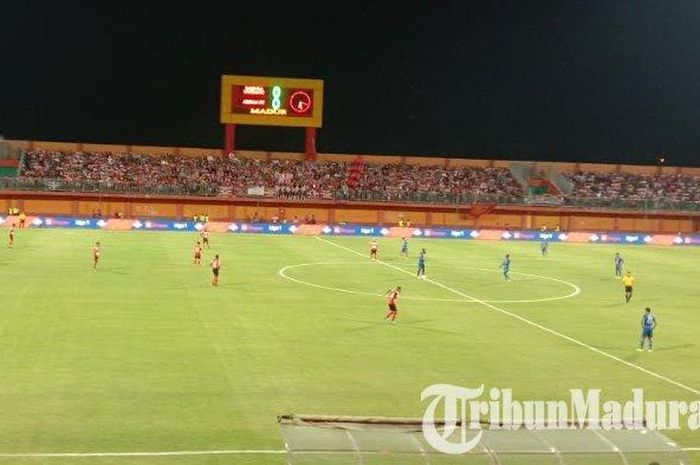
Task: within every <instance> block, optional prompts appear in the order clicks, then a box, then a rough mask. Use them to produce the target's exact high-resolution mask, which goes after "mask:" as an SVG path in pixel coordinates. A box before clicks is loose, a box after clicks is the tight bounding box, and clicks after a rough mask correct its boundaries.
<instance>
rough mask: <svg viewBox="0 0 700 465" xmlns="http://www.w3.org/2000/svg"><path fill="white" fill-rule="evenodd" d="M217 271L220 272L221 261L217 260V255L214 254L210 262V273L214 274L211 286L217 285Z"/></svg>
mask: <svg viewBox="0 0 700 465" xmlns="http://www.w3.org/2000/svg"><path fill="white" fill-rule="evenodd" d="M219 271H221V260H220V259H219V254H216V256H215V257H214V259H213V260H212V261H211V272H212V273H213V274H214V278H213V279H212V281H211V284H212V286H218V285H219Z"/></svg>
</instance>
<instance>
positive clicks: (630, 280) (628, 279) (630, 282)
mask: <svg viewBox="0 0 700 465" xmlns="http://www.w3.org/2000/svg"><path fill="white" fill-rule="evenodd" d="M634 281H635V279H634V276H632V272H631V271H628V272H627V274H626V275H625V276H623V277H622V285H623V286H625V302H629V301H630V299H631V298H632V290H633V289H634Z"/></svg>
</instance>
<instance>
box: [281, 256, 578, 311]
mask: <svg viewBox="0 0 700 465" xmlns="http://www.w3.org/2000/svg"><path fill="white" fill-rule="evenodd" d="M379 264H381V263H379ZM337 265H350V266H355V265H373V266H376V265H377V263H375V262H312V263H297V264H295V265H287V266H284V267H282V268H280V269H279V271H278V274H279V275H280V276H281V277H282V278H284V279H288V280H289V281H292V282H295V283H297V284H302V285H304V286H310V287H315V288H317V289H325V290H328V291H334V292H342V293H345V294H354V295H366V296H370V297H381V298H383V297H384V295H383V294H378V293H376V292H367V291H357V290H352V289H344V288H341V287H332V286H325V285H323V284H318V283H315V282H311V281H304V280H302V279H298V278H294V277H292V276H289V275H288V274H287V271H288V270H292V269H297V268H305V267H312V266H316V267H317V266H337ZM455 268H459V269H468V270H474V271H483V272H493V270H490V269H486V268H478V267H470V266H458V267H455ZM511 274H512V275H521V276H527V277H531V278H537V279H542V280H546V281H551V282H556V283H559V284H564V285H565V286H567V287H569V288H570V289H571V292H569V293H568V294H565V295H560V296H555V297H543V298H539V299H498V300H488V299H476V298H473V299H469V298H464V297H463V298H459V299H444V298H429V297H410V296H406V297H402V298H403V300H420V301H424V302H484V303H491V304H494V303H537V302H553V301H556V300H564V299H570V298H572V297H575V296H577V295H578V294H580V293H581V288H580V287H578V286H577V285H576V284H574V283H571V282H569V281H565V280H563V279H558V278H552V277H549V276H541V275H536V274H532V273H524V272H518V271H511ZM428 282H430V280H428Z"/></svg>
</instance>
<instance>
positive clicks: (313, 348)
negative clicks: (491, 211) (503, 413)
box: [0, 230, 700, 465]
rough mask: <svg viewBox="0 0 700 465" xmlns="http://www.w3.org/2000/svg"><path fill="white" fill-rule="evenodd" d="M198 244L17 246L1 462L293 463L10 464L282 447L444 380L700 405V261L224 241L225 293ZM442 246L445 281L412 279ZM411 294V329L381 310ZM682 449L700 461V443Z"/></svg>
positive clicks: (0, 339)
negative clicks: (628, 272)
mask: <svg viewBox="0 0 700 465" xmlns="http://www.w3.org/2000/svg"><path fill="white" fill-rule="evenodd" d="M96 239H99V240H101V241H102V244H103V257H102V262H101V264H100V269H99V271H98V272H96V273H93V272H92V270H91V263H90V249H91V246H92V243H93V242H94V241H95V240H96ZM194 240H195V237H194V235H192V234H187V233H157V232H105V231H94V232H90V231H72V230H27V231H20V233H19V234H18V238H17V244H16V246H15V248H14V249H12V250H10V249H8V248H6V247H4V246H3V247H2V249H1V250H0V376H1V378H0V464H5V463H7V464H10V463H11V464H17V463H20V464H25V463H26V464H35V463H47V464H52V465H53V464H66V463H78V464H85V465H93V464H94V465H97V464H100V465H102V464H135V463H149V464H150V463H152V464H163V465H166V464H167V465H170V464H195V465H200V464H219V463H222V464H223V463H237V464H238V463H242V464H256V465H257V464H283V463H284V456H283V455H279V454H269V455H264V454H248V455H228V454H227V455H198V456H154V457H140V456H136V457H129V456H114V457H109V456H108V457H90V456H87V457H85V456H84V457H73V458H70V457H68V458H67V457H41V456H26V457H20V456H12V455H8V454H40V453H56V452H76V453H90V452H138V451H188V450H189V451H191V450H279V449H281V448H282V447H283V444H282V441H281V439H280V435H279V432H278V425H277V423H276V418H277V415H278V414H281V413H292V412H296V413H325V414H345V415H383V416H410V417H419V416H421V415H422V413H423V409H424V405H422V404H421V402H420V393H421V391H422V390H423V389H424V388H425V387H426V386H428V385H429V384H433V383H452V384H457V385H462V386H467V387H477V386H479V385H480V384H484V385H486V386H487V387H493V386H496V387H511V388H513V389H514V392H515V396H516V397H517V398H518V399H522V400H525V399H568V398H569V391H568V390H569V389H570V388H583V389H587V388H602V389H604V393H605V396H606V397H607V398H612V399H620V400H626V399H629V398H630V396H631V393H630V389H632V388H634V387H641V388H645V390H646V392H645V394H646V396H647V398H650V399H668V400H672V399H678V400H693V399H697V397H698V396H697V395H694V394H692V393H691V392H689V391H688V390H685V389H683V388H681V387H679V386H677V385H674V384H672V382H671V381H675V382H678V383H681V384H683V385H686V386H689V387H692V388H693V389H696V390H697V389H700V369H699V367H700V345H699V342H698V341H699V340H700V339H699V338H698V329H700V305H698V304H699V303H700V292H698V284H699V283H700V272H699V271H698V263H700V249H696V248H674V247H667V248H661V247H639V246H621V247H619V248H614V247H611V246H605V245H574V244H554V245H553V246H552V247H551V250H550V255H549V257H547V258H542V257H541V256H540V253H539V247H538V244H536V243H504V242H488V241H478V242H477V241H474V242H471V241H453V240H417V239H416V240H413V241H412V242H411V250H410V253H411V257H410V258H409V259H408V260H402V259H400V258H399V257H398V252H399V241H398V240H395V239H380V258H381V259H383V260H384V261H385V263H377V262H369V261H368V260H367V259H365V258H364V255H365V252H366V249H367V243H368V239H367V238H332V239H330V241H331V242H327V241H323V240H319V239H316V238H314V237H296V236H295V237H279V236H259V235H234V234H219V235H216V234H214V235H212V239H211V242H212V249H211V250H210V251H206V254H205V262H206V263H208V259H209V258H210V257H211V255H212V254H213V253H214V252H216V253H220V254H221V256H222V261H223V270H222V285H221V286H220V287H219V288H213V287H212V286H211V284H210V272H209V269H208V267H207V265H206V263H205V264H204V265H202V266H201V267H197V266H194V265H192V263H191V248H192V245H193V241H194ZM421 247H425V248H427V249H428V254H429V255H428V257H429V258H428V267H427V269H428V277H429V278H430V279H431V280H434V281H435V282H437V283H439V284H436V283H434V282H430V281H419V280H417V279H415V278H414V277H413V276H411V274H412V273H413V272H414V269H415V255H416V252H417V251H418V250H419V248H421ZM617 250H619V251H621V252H622V253H623V255H624V257H625V259H626V263H627V265H628V268H630V269H632V270H633V272H634V273H635V275H636V277H637V282H638V286H637V289H636V294H635V296H634V299H633V301H632V302H631V303H629V304H625V303H624V299H623V295H622V289H621V285H620V282H619V281H618V280H616V279H614V277H613V268H612V259H613V254H614V252H615V251H617ZM352 251H358V252H360V253H361V255H362V256H360V255H357V254H355V253H353V252H352ZM506 252H510V253H511V254H512V255H513V259H514V263H513V270H514V275H513V281H512V282H510V283H507V284H506V283H504V282H503V280H502V279H501V277H500V274H499V270H498V265H499V264H500V261H501V258H502V256H503V255H504V254H505V253H506ZM280 270H283V273H284V275H285V276H286V277H284V276H282V275H281V274H280ZM401 270H406V271H408V273H404V272H402V271H401ZM549 278H555V279H557V280H552V279H549ZM396 285H401V286H403V289H404V292H403V296H402V300H401V302H400V314H399V318H398V320H397V324H396V325H393V326H392V325H390V324H386V323H385V322H384V321H383V320H382V319H383V317H384V313H385V301H384V298H383V297H381V296H379V295H380V294H383V293H384V292H385V291H386V290H388V289H389V288H390V287H392V286H396ZM576 288H579V289H580V293H578V294H576V295H573V296H572V295H571V294H574V293H575V292H576ZM467 296H471V297H476V298H477V299H479V300H481V301H484V300H486V301H489V302H492V303H491V304H490V305H491V306H488V305H485V304H484V303H482V302H474V301H470V300H469V299H468V298H467ZM554 299H556V300H554ZM647 305H648V306H651V307H652V308H653V309H654V311H655V313H656V314H657V316H658V318H659V328H658V330H657V335H656V341H655V343H656V346H655V350H654V352H652V353H647V352H643V353H640V352H637V351H636V350H635V349H636V347H637V344H638V336H639V321H640V318H641V315H642V309H643V307H644V306H647ZM494 307H495V308H494ZM502 310H504V311H507V312H509V313H512V314H516V315H518V316H522V317H524V318H526V319H527V320H530V321H532V322H535V323H537V324H539V325H542V326H543V327H546V328H550V329H552V330H554V331H557V332H559V333H561V334H564V335H567V336H570V337H572V338H574V339H576V340H578V341H581V342H582V343H584V344H586V345H588V346H590V347H593V348H596V349H599V350H600V351H603V352H605V353H606V354H610V355H612V356H615V357H619V358H620V359H622V360H624V361H627V362H629V363H630V364H632V365H634V366H638V367H642V368H644V369H647V370H649V371H651V372H654V373H657V374H659V375H661V376H663V377H666V378H667V380H664V379H660V378H656V377H654V376H652V375H650V374H646V373H643V372H641V371H639V370H637V369H635V368H634V367H632V366H628V365H624V364H622V363H620V362H619V361H615V360H613V359H612V358H609V357H606V356H605V355H602V354H600V353H597V352H595V351H593V350H591V349H590V348H586V347H583V346H580V345H577V344H575V343H572V342H571V341H568V340H565V339H563V338H561V337H559V336H556V335H554V334H552V333H548V332H546V331H544V330H542V329H540V328H537V327H534V326H532V325H528V324H527V323H525V322H523V321H521V320H519V319H517V318H514V317H512V316H510V315H508V314H505V313H503V312H502ZM668 435H669V436H670V437H671V438H673V439H675V440H677V441H679V443H680V444H681V445H682V446H684V447H700V431H695V432H692V431H689V430H683V431H674V432H669V433H668ZM692 454H695V455H693V456H692V457H693V459H694V460H695V461H697V462H700V455H697V453H692Z"/></svg>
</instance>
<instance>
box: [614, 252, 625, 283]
mask: <svg viewBox="0 0 700 465" xmlns="http://www.w3.org/2000/svg"><path fill="white" fill-rule="evenodd" d="M624 265H625V260H624V259H623V258H622V255H620V252H617V253H615V277H616V278H617V279H620V278H622V268H623V267H624Z"/></svg>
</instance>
